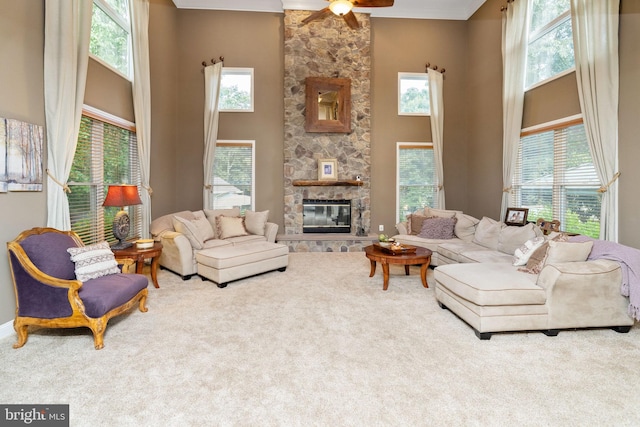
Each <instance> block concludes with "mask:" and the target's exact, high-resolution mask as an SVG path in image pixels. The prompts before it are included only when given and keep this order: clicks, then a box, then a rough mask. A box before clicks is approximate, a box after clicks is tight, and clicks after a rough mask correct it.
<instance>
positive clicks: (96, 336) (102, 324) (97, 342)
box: [89, 317, 107, 350]
mask: <svg viewBox="0 0 640 427" xmlns="http://www.w3.org/2000/svg"><path fill="white" fill-rule="evenodd" d="M89 329H91V332H93V346H94V347H95V349H96V350H100V349H102V348H103V347H104V332H105V330H106V329H107V322H106V321H105V320H104V317H101V318H99V319H91V320H90V321H89Z"/></svg>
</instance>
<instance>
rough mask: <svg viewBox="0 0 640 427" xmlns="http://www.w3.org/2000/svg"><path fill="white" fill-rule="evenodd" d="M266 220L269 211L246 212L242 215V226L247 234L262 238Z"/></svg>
mask: <svg viewBox="0 0 640 427" xmlns="http://www.w3.org/2000/svg"><path fill="white" fill-rule="evenodd" d="M268 219H269V211H262V212H254V211H246V212H245V213H244V226H245V228H246V229H247V231H248V232H249V233H251V234H256V235H258V236H264V229H265V227H266V225H267V220H268Z"/></svg>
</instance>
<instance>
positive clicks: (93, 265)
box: [67, 242, 120, 282]
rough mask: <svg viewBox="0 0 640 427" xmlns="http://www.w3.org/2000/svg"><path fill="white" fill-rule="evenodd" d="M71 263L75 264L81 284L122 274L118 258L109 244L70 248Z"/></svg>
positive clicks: (101, 243)
mask: <svg viewBox="0 0 640 427" xmlns="http://www.w3.org/2000/svg"><path fill="white" fill-rule="evenodd" d="M67 252H68V253H69V254H70V255H71V261H73V262H74V263H75V273H76V278H77V279H78V280H80V281H81V282H86V281H87V280H90V279H96V278H98V277H103V276H108V275H110V274H117V273H120V269H119V268H118V263H117V262H116V258H115V256H114V255H113V252H111V248H110V247H109V243H108V242H100V243H96V244H95V245H89V246H80V247H77V248H68V249H67Z"/></svg>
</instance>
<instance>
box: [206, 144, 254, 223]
mask: <svg viewBox="0 0 640 427" xmlns="http://www.w3.org/2000/svg"><path fill="white" fill-rule="evenodd" d="M254 146H255V141H217V142H216V151H215V159H214V161H213V169H214V173H213V198H212V199H213V206H212V209H230V208H233V207H239V208H240V211H241V212H244V211H245V210H247V209H249V210H253V209H254V208H253V206H254V202H255V197H254V194H255V159H254V156H255V154H254V151H255V150H254Z"/></svg>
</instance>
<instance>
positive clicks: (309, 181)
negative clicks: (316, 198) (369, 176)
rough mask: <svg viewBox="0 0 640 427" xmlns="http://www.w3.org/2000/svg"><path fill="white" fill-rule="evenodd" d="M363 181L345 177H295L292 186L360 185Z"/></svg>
mask: <svg viewBox="0 0 640 427" xmlns="http://www.w3.org/2000/svg"><path fill="white" fill-rule="evenodd" d="M362 183H363V181H356V180H355V179H346V180H340V181H320V180H317V179H296V180H294V181H293V182H292V184H293V186H294V187H360V186H362Z"/></svg>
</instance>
